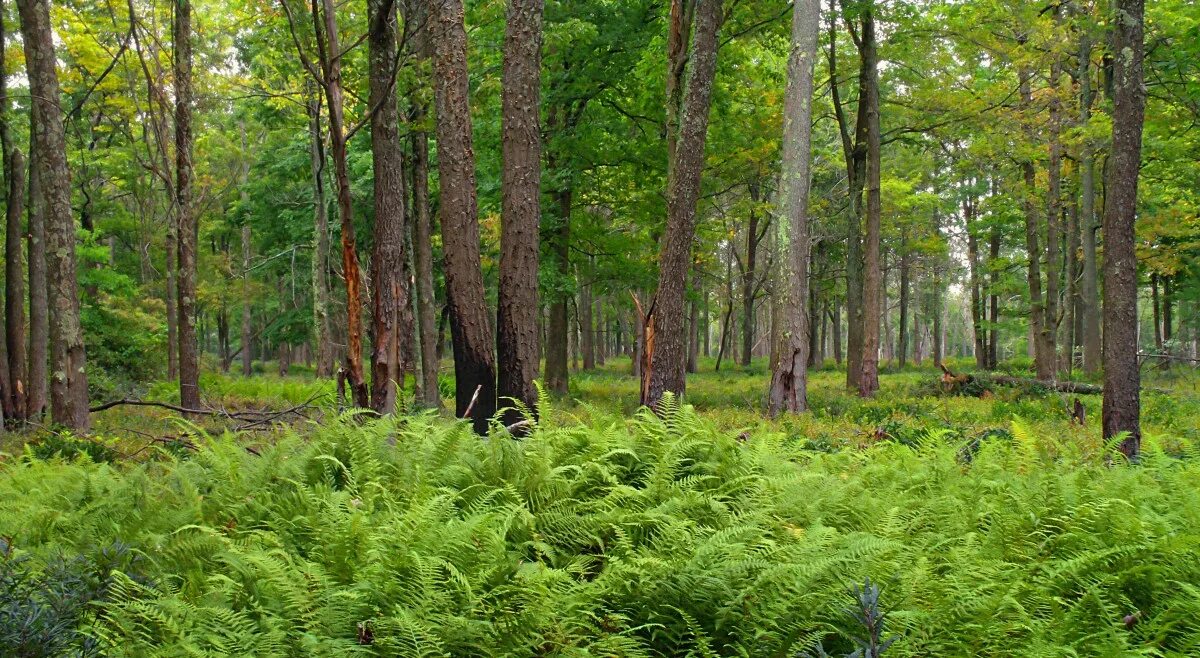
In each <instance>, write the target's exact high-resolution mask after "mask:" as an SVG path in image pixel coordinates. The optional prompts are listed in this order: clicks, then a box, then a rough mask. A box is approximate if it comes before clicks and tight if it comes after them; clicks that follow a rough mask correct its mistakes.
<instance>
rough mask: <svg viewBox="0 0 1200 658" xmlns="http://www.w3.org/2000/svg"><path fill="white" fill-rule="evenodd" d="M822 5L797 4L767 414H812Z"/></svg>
mask: <svg viewBox="0 0 1200 658" xmlns="http://www.w3.org/2000/svg"><path fill="white" fill-rule="evenodd" d="M819 2H820V0H797V2H796V5H795V9H794V11H793V14H792V48H791V54H790V56H789V57H788V82H787V91H786V94H787V95H786V97H785V99H784V111H783V117H784V119H783V174H782V177H781V180H780V182H781V183H782V185H783V203H784V212H785V213H787V219H788V225H787V231H788V236H787V237H788V244H787V261H786V262H787V267H785V268H782V270H783V274H784V278H785V281H784V282H781V283H784V284H785V285H786V289H787V297H786V299H787V303H786V306H785V307H784V308H783V311H784V313H783V314H784V323H785V324H784V326H783V327H780V328H781V329H783V334H782V335H781V336H780V341H781V345H780V347H781V350H780V355H779V356H780V358H779V362H778V364H777V365H776V368H775V370H774V372H773V373H772V375H771V388H770V391H769V392H768V394H767V410H768V412H769V413H770V414H771V415H772V416H775V415H778V414H779V413H780V412H789V413H799V412H802V411H805V410H807V409H808V357H809V351H810V347H811V346H810V342H809V334H810V333H811V332H812V322H811V320H812V318H811V317H810V315H809V304H808V301H809V299H808V298H809V286H810V285H811V283H810V281H809V252H810V249H811V236H810V233H809V226H808V191H809V180H810V178H811V160H812V96H813V65H814V63H815V60H816V58H817V34H818V33H819V31H820V28H821V6H820V4H819Z"/></svg>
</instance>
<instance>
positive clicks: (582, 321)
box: [575, 277, 596, 370]
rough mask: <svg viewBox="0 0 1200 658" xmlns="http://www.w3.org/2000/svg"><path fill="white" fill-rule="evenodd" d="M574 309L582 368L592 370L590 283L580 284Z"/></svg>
mask: <svg viewBox="0 0 1200 658" xmlns="http://www.w3.org/2000/svg"><path fill="white" fill-rule="evenodd" d="M577 278H578V277H577ZM575 309H576V315H577V317H578V318H579V351H580V352H581V353H582V356H583V369H584V370H594V369H595V368H596V341H595V334H594V333H593V322H592V320H593V318H592V285H591V284H590V283H587V284H584V285H582V286H580V288H579V303H578V304H577V305H576V306H575Z"/></svg>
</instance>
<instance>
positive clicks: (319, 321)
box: [242, 83, 336, 378]
mask: <svg viewBox="0 0 1200 658" xmlns="http://www.w3.org/2000/svg"><path fill="white" fill-rule="evenodd" d="M310 84H311V83H310ZM306 93H307V95H308V98H307V100H306V102H305V106H306V108H307V111H308V135H309V138H308V141H309V148H308V150H309V158H310V160H311V164H310V169H311V172H312V179H313V255H312V276H313V280H312V287H313V293H312V294H313V342H314V344H315V345H316V348H317V369H316V375H317V377H318V378H328V377H332V376H333V370H334V362H335V361H336V358H335V356H334V353H333V335H332V334H333V331H332V328H331V327H330V321H329V320H330V318H329V307H330V304H331V303H332V300H331V299H330V291H329V202H328V200H327V199H326V196H325V137H324V135H323V134H322V131H321V95H320V94H319V93H317V90H316V89H314V88H312V87H311V86H309V87H308V89H307V90H306ZM247 237H249V236H248V235H247ZM245 257H246V259H247V265H248V262H249V251H247V252H246V253H245ZM248 328H249V317H248V316H244V321H243V324H242V331H243V332H246V331H248ZM245 359H246V357H245V356H243V365H244V367H245V368H246V369H247V372H246V374H247V375H248V374H249V371H248V368H249V362H248V361H245Z"/></svg>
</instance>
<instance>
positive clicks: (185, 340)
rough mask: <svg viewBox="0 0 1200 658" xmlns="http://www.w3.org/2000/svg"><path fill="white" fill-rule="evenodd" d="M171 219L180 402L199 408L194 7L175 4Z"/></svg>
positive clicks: (181, 0)
mask: <svg viewBox="0 0 1200 658" xmlns="http://www.w3.org/2000/svg"><path fill="white" fill-rule="evenodd" d="M174 45H175V57H174V58H173V62H174V67H175V71H174V73H175V216H176V218H177V225H178V227H179V234H178V238H177V247H178V249H179V252H178V253H179V256H178V259H179V260H178V262H179V282H178V291H177V292H178V295H179V301H178V303H177V304H176V310H177V311H178V313H179V320H178V324H179V403H180V405H181V406H183V407H184V408H186V409H199V408H200V354H199V348H198V345H197V342H196V243H197V242H198V241H199V222H198V221H197V220H198V217H197V216H196V211H195V208H194V207H193V206H194V204H193V199H192V3H191V0H176V2H175V39H174Z"/></svg>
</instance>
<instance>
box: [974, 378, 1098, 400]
mask: <svg viewBox="0 0 1200 658" xmlns="http://www.w3.org/2000/svg"><path fill="white" fill-rule="evenodd" d="M988 379H990V380H991V382H992V383H994V384H1000V385H1001V386H1019V387H1027V388H1034V387H1041V388H1044V389H1048V390H1051V391H1056V392H1058V393H1077V394H1079V395H1103V394H1104V387H1102V386H1097V385H1095V384H1085V383H1083V382H1070V381H1042V380H1040V379H1026V378H1024V377H1009V376H1007V375H992V376H991V377H989V378H988Z"/></svg>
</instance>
